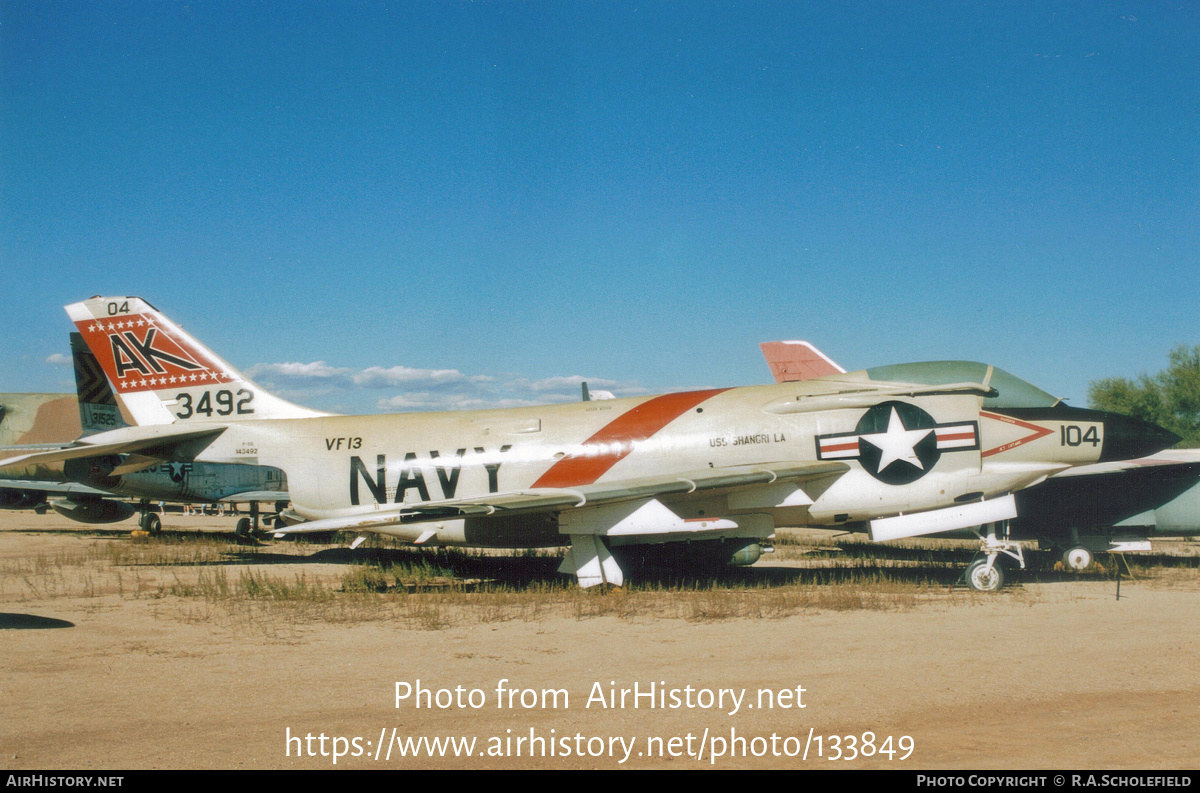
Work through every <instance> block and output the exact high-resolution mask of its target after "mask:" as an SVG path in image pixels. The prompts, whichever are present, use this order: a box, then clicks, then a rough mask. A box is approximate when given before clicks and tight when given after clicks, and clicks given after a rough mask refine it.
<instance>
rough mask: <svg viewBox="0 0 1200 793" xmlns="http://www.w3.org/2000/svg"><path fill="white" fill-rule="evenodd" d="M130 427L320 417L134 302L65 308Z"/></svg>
mask: <svg viewBox="0 0 1200 793" xmlns="http://www.w3.org/2000/svg"><path fill="white" fill-rule="evenodd" d="M66 310H67V315H68V316H69V317H70V318H71V322H73V323H74V324H75V328H76V330H77V331H78V332H79V334H80V336H81V337H82V339H83V342H84V344H86V346H87V347H88V349H89V350H91V352H92V354H93V355H94V356H95V360H96V361H97V362H98V363H99V367H100V369H101V370H102V371H103V372H104V375H105V377H107V379H108V382H109V383H110V384H111V386H112V389H113V391H115V392H116V395H117V396H118V397H120V399H121V400H122V401H123V402H124V404H125V408H126V409H127V410H128V411H129V414H130V416H131V417H132V418H133V421H134V423H135V424H139V425H145V424H174V423H176V422H180V421H185V422H188V423H201V422H220V423H225V422H231V421H245V420H249V419H267V418H272V419H273V418H308V417H313V416H325V415H328V414H327V413H320V412H318V411H315V410H309V409H307V408H303V407H300V406H298V405H293V404H292V403H291V402H287V401H285V400H283V399H280V398H279V397H277V396H275V395H273V394H271V393H269V392H267V391H265V390H263V389H262V388H260V387H259V386H257V385H255V384H254V383H253V382H251V380H250V379H249V378H247V377H246V376H245V375H243V374H242V373H241V372H239V371H237V370H236V369H234V368H233V367H232V366H230V365H229V364H228V363H226V362H225V361H224V360H222V359H221V358H220V357H219V356H218V355H217V354H216V353H214V352H213V351H212V350H210V349H208V348H207V347H205V346H204V345H203V344H201V343H200V342H199V341H197V340H196V339H195V338H193V337H192V336H191V335H190V334H189V333H187V332H186V331H185V330H184V329H183V328H181V327H180V326H178V325H176V324H175V323H174V322H172V321H171V320H170V319H168V318H167V317H166V315H164V314H163V313H162V312H160V311H159V310H158V309H156V308H155V307H154V306H152V305H150V304H149V303H147V302H146V301H145V300H142V299H141V298H140V297H93V298H90V299H88V300H85V301H83V302H81V303H72V304H71V305H69V306H67V307H66Z"/></svg>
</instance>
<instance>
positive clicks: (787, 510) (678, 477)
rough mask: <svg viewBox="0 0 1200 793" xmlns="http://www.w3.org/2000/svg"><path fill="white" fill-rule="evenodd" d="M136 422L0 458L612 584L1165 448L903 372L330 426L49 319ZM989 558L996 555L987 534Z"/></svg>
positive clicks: (105, 319) (1047, 408)
mask: <svg viewBox="0 0 1200 793" xmlns="http://www.w3.org/2000/svg"><path fill="white" fill-rule="evenodd" d="M67 313H68V315H69V316H70V318H71V320H72V321H73V322H74V323H75V326H76V328H77V329H78V331H79V332H80V333H81V334H82V335H83V338H84V339H85V341H86V342H87V343H88V345H89V347H90V348H91V349H92V351H93V353H95V355H96V357H97V359H98V360H99V362H100V365H101V366H102V367H103V369H104V371H105V374H106V375H107V376H108V379H109V381H110V382H111V383H112V384H113V386H114V388H115V389H116V391H117V393H118V394H120V395H121V396H122V398H123V399H124V401H125V404H126V406H127V408H128V409H129V411H130V413H131V414H132V416H133V417H134V419H135V421H136V422H137V423H138V424H139V425H140V426H136V427H129V428H122V429H116V430H112V431H109V432H104V433H100V434H97V435H94V436H91V437H89V438H86V439H83V440H82V441H81V442H80V443H78V444H76V445H75V446H73V447H72V448H70V449H66V450H61V451H57V452H47V453H43V454H41V455H37V454H34V455H29V456H26V457H16V458H11V459H8V460H0V467H2V466H5V465H10V464H19V463H20V462H22V460H34V459H41V460H48V459H54V460H65V459H90V458H95V457H103V456H106V455H112V454H121V455H126V457H125V458H124V459H125V462H124V463H123V464H122V465H123V466H124V467H128V468H130V469H132V467H136V466H139V465H140V466H148V465H152V464H157V463H159V462H160V461H162V460H168V459H175V460H197V461H200V460H203V461H211V462H224V463H245V464H255V465H271V466H275V467H278V468H281V469H282V470H284V471H285V472H286V474H287V479H288V489H289V492H290V494H291V497H292V501H293V504H294V510H295V512H296V513H297V514H298V515H299V516H301V517H303V518H305V519H307V520H309V521H311V522H310V523H306V524H302V525H300V526H296V527H289V528H288V529H285V531H333V530H358V531H373V532H380V533H384V534H390V535H393V536H397V537H402V538H405V539H408V540H411V541H413V542H416V543H420V544H428V543H433V544H441V545H474V546H487V547H538V546H552V545H568V546H569V550H568V552H567V554H566V557H565V558H564V561H563V565H562V567H561V568H560V570H561V571H563V572H566V573H573V574H574V575H575V576H576V577H577V579H578V581H579V583H580V584H581V585H583V586H591V585H595V584H600V583H605V582H607V583H611V584H621V583H622V582H623V580H624V573H623V571H622V570H621V567H620V565H619V564H618V562H617V559H616V558H615V557H614V556H613V554H612V549H614V548H617V549H619V548H621V547H622V546H628V545H642V544H664V543H672V542H690V543H693V544H696V545H699V546H700V547H709V548H717V549H719V550H720V552H721V553H727V552H729V551H730V548H731V547H732V548H734V549H735V550H736V548H738V547H746V546H750V545H752V544H754V543H756V542H758V541H761V540H764V539H766V538H768V537H770V536H771V535H772V534H773V532H774V527H775V525H776V523H777V522H780V523H785V524H788V525H819V526H856V527H866V528H867V530H868V531H869V532H870V533H871V536H872V537H873V538H874V539H877V540H882V539H893V538H897V537H906V536H917V535H923V534H931V533H937V532H943V531H947V530H951V529H957V528H966V527H969V526H979V525H984V524H990V525H992V526H993V527H994V526H996V525H997V524H999V523H1001V522H1003V521H1005V520H1008V519H1010V518H1013V517H1015V516H1016V502H1015V499H1014V497H1013V492H1014V491H1016V490H1019V489H1021V488H1023V487H1028V486H1029V485H1031V484H1034V483H1036V482H1039V481H1041V480H1043V479H1044V478H1045V477H1047V476H1048V475H1050V474H1052V473H1055V472H1057V471H1061V470H1064V469H1066V468H1069V467H1071V466H1075V465H1084V464H1088V463H1093V462H1097V461H1105V460H1117V459H1126V458H1131V457H1140V456H1144V455H1145V454H1148V453H1150V452H1152V451H1156V450H1158V449H1162V448H1165V447H1166V446H1169V445H1170V444H1171V443H1173V442H1174V440H1175V436H1174V435H1172V434H1171V433H1169V432H1166V431H1165V430H1162V429H1161V428H1159V427H1155V426H1153V425H1151V424H1147V423H1145V422H1142V421H1138V420H1135V419H1130V418H1127V417H1124V416H1118V415H1114V414H1109V413H1101V412H1098V411H1091V410H1083V409H1079V408H1070V407H1066V406H1063V405H1061V404H1060V403H1059V400H1057V399H1055V398H1054V397H1052V396H1050V395H1049V394H1047V393H1046V392H1044V391H1042V390H1040V389H1038V388H1036V387H1034V386H1033V385H1030V384H1029V383H1027V382H1025V381H1023V380H1021V379H1019V378H1017V377H1014V376H1013V375H1011V374H1009V373H1007V372H1005V371H1003V370H1001V369H998V368H995V367H992V366H989V365H987V364H982V363H972V362H962V361H950V362H938V363H925V364H902V365H897V366H887V367H878V368H875V369H869V370H865V371H860V372H850V373H846V374H835V375H831V376H827V377H822V378H817V379H814V380H807V381H803V382H799V383H783V384H780V385H770V386H750V387H743V388H718V389H706V390H703V391H691V392H685V393H671V394H664V395H661V396H654V397H635V398H626V399H613V400H603V401H586V402H578V403H574V404H561V405H547V406H542V407H530V408H515V409H503V410H480V411H464V412H447V413H423V414H393V415H374V416H334V415H329V414H324V413H320V412H317V411H313V410H308V409H306V408H302V407H299V406H296V405H293V404H291V403H289V402H285V401H284V400H281V399H279V398H278V397H275V396H274V395H272V394H270V393H268V392H267V391H264V390H263V389H262V388H260V387H259V386H257V385H255V384H254V383H252V382H251V381H249V380H247V379H246V378H245V377H244V376H243V375H242V374H241V373H239V372H238V371H237V370H235V369H234V368H233V367H232V366H230V365H229V364H228V363H226V362H225V361H223V360H222V359H221V358H219V357H218V356H216V355H215V354H214V353H213V352H211V351H210V350H208V349H207V348H206V347H205V346H204V345H202V344H201V343H200V342H198V341H197V340H195V339H194V338H193V337H191V336H190V335H188V334H187V333H186V332H184V331H183V329H182V328H180V327H179V326H178V325H176V324H175V323H173V322H171V321H170V320H169V319H167V317H165V316H164V315H163V314H161V313H160V312H159V311H158V310H157V309H155V308H154V307H153V306H151V305H150V304H149V303H147V302H145V301H144V300H142V299H141V298H137V297H95V298H92V299H90V300H86V301H84V302H81V303H75V304H72V305H70V306H68V307H67ZM987 537H988V543H989V548H990V549H991V550H990V557H989V561H988V564H987V566H986V568H985V572H984V574H983V575H982V576H981V578H983V579H986V578H987V576H988V575H990V574H991V573H990V571H991V570H992V568H993V566H994V562H995V559H996V555H997V554H998V553H1000V552H1001V551H1004V550H1006V549H1008V547H1009V546H1011V545H1013V544H1014V543H1011V542H1009V541H1008V539H1007V538H1006V537H1003V536H998V535H997V532H996V531H995V530H994V529H993V530H992V531H990V532H989V533H988V535H987Z"/></svg>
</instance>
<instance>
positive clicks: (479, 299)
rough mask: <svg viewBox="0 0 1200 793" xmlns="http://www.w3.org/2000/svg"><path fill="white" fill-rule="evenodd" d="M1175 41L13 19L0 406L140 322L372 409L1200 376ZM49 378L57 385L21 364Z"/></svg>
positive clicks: (375, 16) (301, 395) (1198, 129)
mask: <svg viewBox="0 0 1200 793" xmlns="http://www.w3.org/2000/svg"><path fill="white" fill-rule="evenodd" d="M1198 55H1200V24H1198V12H1197V11H1195V10H1194V7H1193V6H1192V4H1188V3H1141V2H1111V3H1104V2H1096V3H1077V2H1072V3H1054V2H1047V3H1004V2H997V3H956V2H949V3H947V2H941V3H912V2H897V3H887V2H870V3H854V2H829V3H796V2H788V3H774V2H753V3H716V2H707V3H706V2H691V3H651V4H648V5H646V4H633V3H621V2H604V3H601V2H530V3H512V2H495V3H486V2H484V3H450V2H414V3H404V2H400V3H397V2H390V3H370V2H366V3H348V2H287V3H283V2H279V3H253V2H229V3H216V2H189V3H176V2H165V1H164V0H156V1H155V2H137V1H135V0H122V2H114V3H95V2H52V1H49V2H47V1H41V2H22V1H20V0H17V1H14V0H5V1H4V2H3V3H0V58H2V60H0V122H2V123H0V274H2V275H3V283H4V289H3V290H0V309H2V310H0V317H2V319H0V334H2V337H3V339H4V342H5V343H4V344H2V345H0V391H42V390H49V391H58V390H70V389H71V388H72V384H71V373H70V367H69V366H62V365H61V364H56V363H54V362H53V359H54V356H55V354H56V353H59V354H61V353H64V352H65V351H66V334H67V331H68V330H69V326H68V323H67V321H66V318H65V315H64V314H63V312H62V309H61V306H62V305H63V304H65V303H69V302H74V301H76V300H79V299H83V298H86V297H88V296H91V295H93V294H133V295H139V296H142V297H145V298H146V299H148V300H149V301H150V302H152V303H154V304H155V305H156V306H158V307H159V308H160V309H162V310H163V311H165V312H167V313H168V314H169V315H170V316H172V317H173V318H174V319H175V320H176V321H178V322H181V323H182V324H183V325H184V326H185V327H187V328H189V329H190V330H192V331H193V332H195V333H196V334H197V335H198V336H199V338H201V339H202V340H204V341H205V342H206V343H207V344H209V346H211V347H213V349H214V350H216V351H217V352H218V353H220V354H221V355H222V356H224V357H225V358H226V359H228V360H229V361H230V362H232V363H234V364H235V365H237V366H238V367H240V368H242V369H244V370H246V371H248V372H251V373H252V374H253V375H254V376H255V377H256V379H258V380H259V381H260V382H261V383H262V384H264V385H268V386H269V387H271V388H273V389H277V390H279V391H280V392H281V393H282V394H284V395H287V396H289V397H291V398H293V399H296V400H299V401H302V402H304V403H306V404H310V405H312V406H314V407H318V408H324V409H332V410H341V411H362V412H375V411H379V410H387V409H401V410H412V409H424V408H443V407H474V406H482V405H507V404H526V403H530V402H538V401H552V400H560V399H572V398H576V394H577V392H578V386H577V381H578V379H579V378H586V379H588V380H589V382H591V383H592V384H593V386H598V387H602V388H608V389H610V390H613V391H614V392H616V393H618V394H636V393H655V392H661V391H665V390H675V389H680V388H689V387H701V386H725V385H741V384H751V383H759V382H766V381H768V379H769V373H768V371H767V369H766V366H765V364H764V363H763V361H762V359H761V357H760V355H759V351H758V347H757V344H758V342H760V341H764V340H768V339H779V338H803V339H808V340H809V341H812V342H814V343H815V344H817V345H818V346H819V347H821V348H822V349H823V350H825V351H826V352H827V353H828V354H829V355H830V356H831V357H833V358H835V359H836V360H838V361H839V362H841V363H842V364H843V365H844V366H846V367H847V368H850V369H854V368H861V367H866V366H873V365H879V364H886V363H896V362H902V361H911V360H936V359H955V358H966V359H975V360H984V361H987V362H989V363H994V364H996V365H999V366H1002V367H1004V368H1006V369H1009V370H1010V371H1012V372H1013V373H1015V374H1017V375H1019V376H1022V377H1025V378H1027V379H1029V380H1031V381H1032V382H1034V383H1036V384H1038V385H1039V386H1041V387H1043V388H1045V389H1046V390H1049V391H1051V392H1054V393H1056V394H1059V395H1061V396H1066V397H1069V398H1071V399H1072V400H1073V402H1074V403H1075V404H1084V403H1085V400H1086V390H1087V384H1088V383H1089V382H1090V381H1091V380H1093V379H1097V378H1100V377H1106V376H1113V375H1125V376H1136V375H1137V374H1139V373H1141V372H1144V371H1156V370H1158V369H1160V368H1162V367H1163V366H1165V364H1166V357H1167V353H1168V351H1169V350H1170V349H1171V348H1172V347H1173V346H1175V345H1176V344H1180V343H1188V344H1195V343H1197V342H1200V162H1198V153H1200V146H1198V144H1197V141H1200V62H1198V57H1197V56H1198ZM48 359H51V360H48Z"/></svg>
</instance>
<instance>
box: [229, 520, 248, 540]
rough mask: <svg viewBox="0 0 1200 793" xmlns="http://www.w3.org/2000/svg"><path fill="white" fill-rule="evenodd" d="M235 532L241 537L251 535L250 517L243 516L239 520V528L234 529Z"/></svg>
mask: <svg viewBox="0 0 1200 793" xmlns="http://www.w3.org/2000/svg"><path fill="white" fill-rule="evenodd" d="M233 532H234V534H236V535H237V536H239V537H249V536H250V518H242V519H241V520H239V521H238V522H237V528H236V529H234V530H233Z"/></svg>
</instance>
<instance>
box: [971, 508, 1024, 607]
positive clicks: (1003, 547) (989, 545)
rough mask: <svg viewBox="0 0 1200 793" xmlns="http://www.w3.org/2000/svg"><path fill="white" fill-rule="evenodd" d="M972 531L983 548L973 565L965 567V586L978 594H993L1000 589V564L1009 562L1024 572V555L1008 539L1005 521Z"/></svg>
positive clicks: (1002, 584)
mask: <svg viewBox="0 0 1200 793" xmlns="http://www.w3.org/2000/svg"><path fill="white" fill-rule="evenodd" d="M985 529H986V532H987V533H986V534H985V533H984V530H985ZM973 531H974V532H975V534H976V535H977V536H978V537H979V540H980V542H982V544H983V545H982V547H981V548H980V549H979V555H977V556H976V557H975V561H973V562H971V564H970V565H968V566H967V570H966V573H965V574H964V577H965V578H966V580H967V586H969V587H971V589H975V590H978V591H980V592H995V591H996V590H998V589H1000V587H1002V586H1004V567H1003V566H1002V565H1001V564H1000V562H1001V561H1002V560H1003V561H1005V562H1007V561H1008V559H1010V558H1011V559H1014V560H1016V562H1017V564H1018V565H1020V568H1021V569H1022V570H1024V569H1025V554H1024V552H1023V551H1022V550H1021V544H1020V543H1018V542H1013V541H1012V540H1011V539H1010V538H1009V527H1008V521H1007V520H1004V521H1000V522H999V523H989V524H987V526H986V527H983V526H981V527H980V528H978V529H973Z"/></svg>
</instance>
